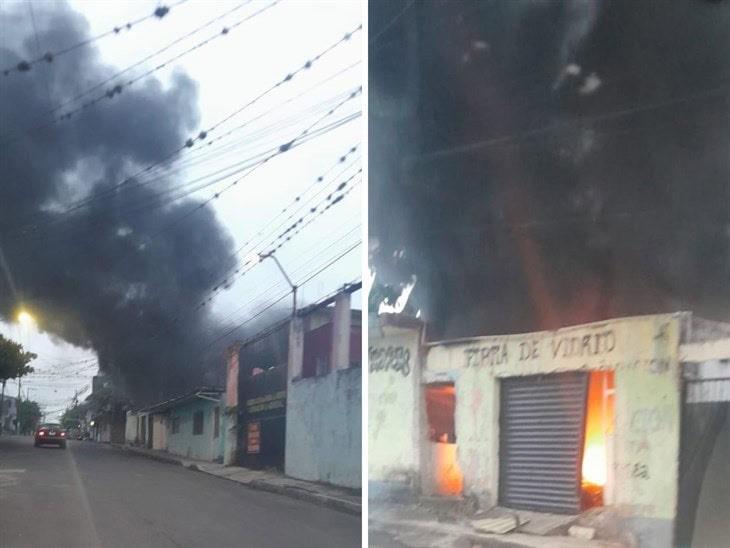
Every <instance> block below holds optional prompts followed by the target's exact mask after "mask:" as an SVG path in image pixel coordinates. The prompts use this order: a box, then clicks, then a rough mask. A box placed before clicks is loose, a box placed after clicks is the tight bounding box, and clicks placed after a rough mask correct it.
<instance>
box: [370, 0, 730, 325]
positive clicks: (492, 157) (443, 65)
mask: <svg viewBox="0 0 730 548" xmlns="http://www.w3.org/2000/svg"><path fill="white" fill-rule="evenodd" d="M667 4H668V3H667V2H659V1H657V2H652V1H647V2H634V1H632V0H614V1H610V2H609V1H605V2H602V1H598V0H596V1H592V2H584V1H579V0H575V1H571V0H566V1H563V2H552V1H518V0H515V1H512V2H504V1H499V0H493V1H490V0H485V1H481V2H457V1H448V2H446V1H434V2H415V3H413V2H407V1H398V2H384V1H382V0H374V1H371V2H370V3H369V31H370V35H369V39H370V44H369V46H368V47H369V63H370V97H369V99H370V102H369V113H370V127H369V143H370V145H369V146H370V155H369V166H370V172H369V177H370V181H369V183H370V186H369V192H370V203H369V218H370V223H369V228H370V238H371V242H370V248H371V253H372V261H373V264H374V267H375V269H376V271H377V276H378V279H379V280H380V281H381V282H386V283H391V284H395V285H398V284H400V283H405V282H407V281H410V280H411V279H412V278H411V277H412V276H413V275H415V276H416V278H417V283H416V287H415V290H414V292H413V295H412V302H411V305H412V306H413V308H414V310H416V309H420V310H421V313H422V315H423V316H424V317H425V318H426V319H427V320H428V321H429V322H430V323H431V325H432V327H433V332H432V336H434V337H456V336H469V335H476V334H496V333H504V332H519V331H527V330H537V329H545V328H555V327H558V326H561V325H567V324H574V323H582V322H587V321H592V320H599V319H603V318H607V317H616V316H624V315H634V314H646V313H654V312H669V311H678V310H691V311H693V312H695V313H696V314H698V315H700V316H704V317H709V318H712V319H717V320H724V321H730V284H729V283H728V280H730V117H729V116H728V115H730V100H729V95H730V33H728V32H727V30H728V28H730V3H729V2H722V1H721V2H711V1H706V0H678V1H676V2H671V6H669V5H667Z"/></svg>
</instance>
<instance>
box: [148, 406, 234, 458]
mask: <svg viewBox="0 0 730 548" xmlns="http://www.w3.org/2000/svg"><path fill="white" fill-rule="evenodd" d="M215 407H219V408H220V432H219V435H218V437H217V438H215V437H214V436H213V409H214V408H215ZM199 410H200V411H203V433H202V434H200V435H193V413H194V412H195V411H199ZM225 416H226V415H225V412H224V403H223V402H220V403H215V402H212V401H210V400H204V399H197V400H194V401H191V402H190V403H187V404H184V405H180V406H178V407H176V408H173V409H171V410H170V411H169V425H170V428H169V430H168V432H167V450H168V452H170V453H172V454H175V455H180V456H182V457H187V458H191V459H199V460H207V461H222V459H223V447H224V443H225V431H226V422H225ZM174 417H179V418H180V431H179V432H178V433H173V431H172V421H173V418H174ZM155 426H157V425H155ZM153 436H154V432H153Z"/></svg>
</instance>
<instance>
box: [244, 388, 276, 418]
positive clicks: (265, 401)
mask: <svg viewBox="0 0 730 548" xmlns="http://www.w3.org/2000/svg"><path fill="white" fill-rule="evenodd" d="M285 407H286V390H279V391H278V392H274V393H273V394H266V395H265V396H259V397H258V398H251V399H250V400H246V411H247V412H248V413H249V414H255V413H263V412H265V411H273V410H275V409H284V408H285Z"/></svg>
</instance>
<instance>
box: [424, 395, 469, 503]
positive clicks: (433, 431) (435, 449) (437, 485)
mask: <svg viewBox="0 0 730 548" xmlns="http://www.w3.org/2000/svg"><path fill="white" fill-rule="evenodd" d="M425 397H426V417H427V420H428V451H429V455H428V457H429V459H430V462H431V467H430V468H431V477H430V488H429V489H428V490H430V491H432V492H433V493H434V494H437V495H442V496H458V495H461V492H462V489H463V483H464V479H463V476H462V473H461V469H460V468H459V462H458V460H457V445H456V427H455V421H454V413H455V411H456V389H455V387H454V383H437V384H429V385H427V386H426V390H425Z"/></svg>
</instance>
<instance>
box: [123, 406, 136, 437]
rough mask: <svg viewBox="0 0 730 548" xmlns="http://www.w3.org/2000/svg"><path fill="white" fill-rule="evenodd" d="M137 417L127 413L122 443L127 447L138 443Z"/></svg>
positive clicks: (129, 412)
mask: <svg viewBox="0 0 730 548" xmlns="http://www.w3.org/2000/svg"><path fill="white" fill-rule="evenodd" d="M138 423H139V416H138V415H137V414H136V413H133V412H132V411H127V422H126V424H125V427H124V442H125V443H126V444H128V445H137V444H138V443H139V424H138Z"/></svg>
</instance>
